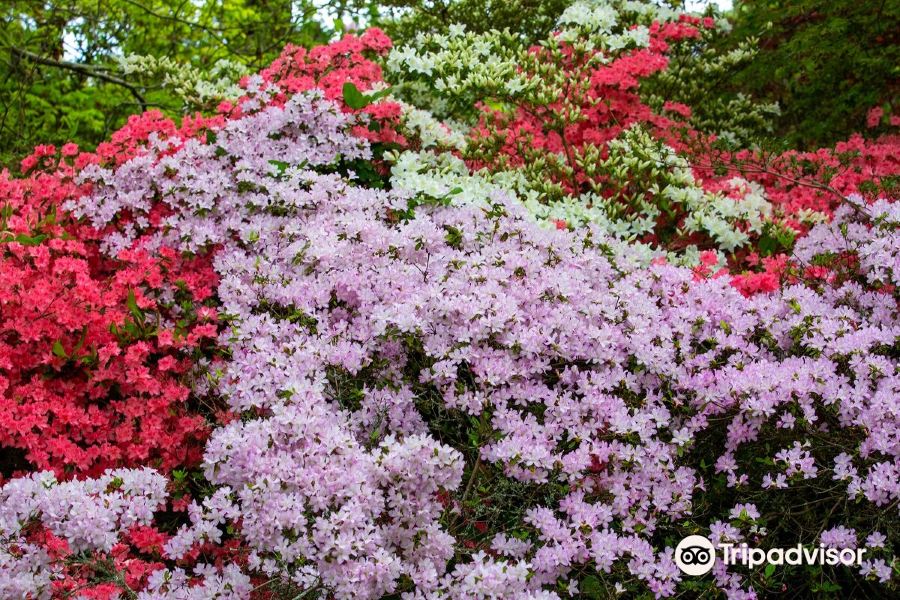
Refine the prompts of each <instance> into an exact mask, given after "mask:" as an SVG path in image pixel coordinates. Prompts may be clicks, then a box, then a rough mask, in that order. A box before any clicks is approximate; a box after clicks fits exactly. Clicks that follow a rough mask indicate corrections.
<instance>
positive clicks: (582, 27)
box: [558, 0, 650, 52]
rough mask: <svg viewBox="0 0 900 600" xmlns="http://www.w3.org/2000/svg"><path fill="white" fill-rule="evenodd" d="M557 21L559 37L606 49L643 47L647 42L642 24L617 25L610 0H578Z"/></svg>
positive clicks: (615, 13)
mask: <svg viewBox="0 0 900 600" xmlns="http://www.w3.org/2000/svg"><path fill="white" fill-rule="evenodd" d="M558 24H559V27H560V31H559V39H560V40H562V41H564V42H576V41H578V42H582V43H586V45H587V47H589V48H595V49H603V50H606V51H608V52H616V51H619V50H624V49H626V48H643V47H646V46H647V45H648V44H649V43H650V32H649V30H648V29H647V28H646V27H645V26H643V25H638V26H637V27H633V28H631V27H623V26H618V25H619V12H618V11H617V10H616V7H615V6H614V4H613V3H610V2H604V1H596V0H594V1H585V0H580V1H579V2H576V3H574V4H572V5H571V6H569V7H568V8H567V9H566V10H565V11H564V12H563V14H562V15H561V16H560V17H559V21H558ZM617 26H618V27H617Z"/></svg>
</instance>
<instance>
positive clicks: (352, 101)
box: [343, 81, 391, 110]
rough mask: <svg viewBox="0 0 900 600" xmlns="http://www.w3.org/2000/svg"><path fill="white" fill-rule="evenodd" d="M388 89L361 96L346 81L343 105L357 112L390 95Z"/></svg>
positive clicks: (361, 94)
mask: <svg viewBox="0 0 900 600" xmlns="http://www.w3.org/2000/svg"><path fill="white" fill-rule="evenodd" d="M390 91H391V90H390V88H386V89H383V90H381V91H378V92H372V93H370V94H363V93H362V92H361V91H359V88H357V87H356V86H355V85H353V83H352V82H350V81H348V82H347V83H345V84H344V88H343V92H344V103H345V104H346V105H347V106H349V107H350V108H352V109H353V110H359V109H361V108H365V107H367V106H368V105H370V104H372V103H373V102H375V101H376V100H380V99H381V98H384V97H385V96H387V95H388V94H389V93H390Z"/></svg>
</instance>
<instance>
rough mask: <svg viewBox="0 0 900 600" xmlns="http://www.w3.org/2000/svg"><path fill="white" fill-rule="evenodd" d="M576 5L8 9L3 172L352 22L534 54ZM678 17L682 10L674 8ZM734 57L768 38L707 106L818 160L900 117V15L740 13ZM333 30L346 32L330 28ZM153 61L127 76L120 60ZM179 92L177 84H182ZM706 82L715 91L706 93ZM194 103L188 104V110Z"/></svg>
mask: <svg viewBox="0 0 900 600" xmlns="http://www.w3.org/2000/svg"><path fill="white" fill-rule="evenodd" d="M567 4H568V2H566V1H565V0H512V1H506V0H503V1H501V0H434V1H424V2H423V1H418V0H383V1H381V2H373V1H371V0H347V1H339V2H317V1H314V0H299V1H297V0H12V1H10V2H7V3H5V4H4V6H3V8H0V164H3V165H7V166H12V165H15V164H16V163H17V161H18V160H19V159H20V158H21V157H22V156H24V155H25V154H27V153H28V152H29V151H30V149H31V148H32V147H33V146H34V145H35V144H36V143H39V142H40V143H54V144H60V143H64V142H67V141H74V142H76V143H78V144H79V145H81V146H83V147H86V148H89V147H92V146H93V145H95V144H96V143H97V142H98V141H100V140H102V139H104V138H105V137H107V135H108V134H109V133H110V132H111V131H113V130H115V128H117V127H118V126H120V125H121V124H122V123H123V122H124V120H125V118H126V117H127V116H128V115H129V114H133V113H136V112H140V111H142V110H145V109H147V108H160V109H161V110H163V111H164V112H166V113H169V114H174V115H177V114H178V113H180V112H183V111H185V110H193V109H204V108H210V106H208V105H204V98H203V97H198V96H197V94H191V92H190V90H187V91H186V90H184V89H181V88H183V87H184V86H185V82H191V81H195V82H196V81H199V80H211V81H217V80H221V81H223V82H232V81H233V80H234V79H235V78H236V77H237V75H238V74H240V72H241V71H242V69H246V70H249V71H252V70H256V69H258V68H259V67H261V66H263V65H265V64H267V63H268V62H269V61H271V60H272V59H273V58H274V57H275V56H277V55H278V53H279V51H280V50H281V48H283V47H284V45H285V44H286V43H288V42H290V43H293V44H297V45H303V46H311V45H314V44H318V43H322V42H324V41H327V40H328V39H331V38H333V37H335V36H336V35H339V33H340V30H341V29H342V28H343V21H344V19H345V18H346V19H347V20H348V21H352V22H355V23H362V24H366V25H368V24H371V25H378V26H380V27H382V28H384V29H385V30H386V31H387V32H388V34H389V35H390V36H391V37H392V38H393V39H394V40H395V41H396V42H398V43H402V42H405V41H408V40H411V39H412V38H414V37H415V35H416V34H417V33H419V32H435V31H443V30H446V29H447V28H448V27H449V26H450V25H451V24H461V25H464V26H465V27H466V28H467V29H468V30H472V31H485V30H488V29H494V28H496V29H504V28H508V29H509V30H510V31H511V32H513V33H514V34H515V35H517V36H518V37H520V39H521V40H522V42H523V43H530V42H531V41H533V40H536V39H540V38H541V37H543V36H546V34H547V33H548V32H549V31H551V30H552V29H553V27H554V24H555V22H556V19H557V18H558V17H559V15H560V14H561V13H562V11H563V10H564V9H565V7H566V5H567ZM665 4H668V5H671V6H673V7H675V8H677V7H678V6H679V5H681V4H682V3H681V2H680V1H678V0H673V1H670V2H665ZM727 16H728V18H729V19H730V20H731V21H732V22H733V26H734V29H733V34H732V35H730V36H726V37H725V38H723V39H722V40H720V42H719V43H720V44H722V45H723V48H722V49H723V50H727V48H728V46H729V45H730V46H736V45H737V44H739V43H741V41H743V40H746V39H747V38H751V39H758V47H759V49H760V51H759V53H758V54H757V56H756V57H755V58H754V60H752V61H749V62H747V63H745V64H741V65H739V66H736V67H735V68H734V69H733V70H732V71H731V72H729V73H727V74H726V75H727V76H725V77H723V78H721V79H719V80H717V82H716V85H715V87H712V88H710V86H709V85H707V86H706V87H707V88H710V89H708V90H706V92H705V93H707V94H709V93H711V94H713V95H715V94H723V95H724V94H730V95H733V94H735V93H743V94H746V95H747V96H749V97H751V98H753V99H754V100H756V101H759V102H777V103H778V104H779V106H780V107H781V115H780V116H778V117H776V118H774V120H773V123H772V127H773V130H774V133H775V139H776V143H780V144H785V145H792V146H795V147H797V146H799V147H813V146H820V145H827V144H831V143H833V142H835V141H837V140H839V139H843V138H845V137H846V136H847V135H848V134H849V133H850V132H852V131H859V130H860V129H863V128H864V127H865V124H866V115H867V113H868V111H869V110H870V109H871V108H873V107H875V106H878V105H883V108H884V109H885V113H886V114H891V113H893V112H894V111H895V109H896V100H895V98H896V97H897V93H898V90H900V86H898V81H900V79H898V71H900V50H898V48H900V46H898V44H897V41H898V35H900V34H898V32H900V4H898V3H897V2H889V1H887V0H872V1H862V2H861V1H855V0H799V1H792V2H776V1H769V2H756V1H754V2H737V3H736V4H735V8H734V10H732V11H731V12H730V13H729V14H728V15H727ZM332 24H335V25H332ZM131 55H139V56H143V57H151V59H156V60H157V61H161V62H157V63H153V65H152V68H148V67H147V64H145V63H142V65H143V68H132V69H128V68H126V67H124V66H123V64H121V63H120V62H119V61H120V59H121V58H122V57H127V56H131ZM179 82H180V83H179ZM707 83H708V82H707ZM187 98H190V100H191V102H186V99H187Z"/></svg>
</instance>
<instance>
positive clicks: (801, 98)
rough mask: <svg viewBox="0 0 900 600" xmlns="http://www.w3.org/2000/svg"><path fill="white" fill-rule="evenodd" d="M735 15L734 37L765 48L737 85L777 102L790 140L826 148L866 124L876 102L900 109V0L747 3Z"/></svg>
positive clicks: (781, 131)
mask: <svg viewBox="0 0 900 600" xmlns="http://www.w3.org/2000/svg"><path fill="white" fill-rule="evenodd" d="M732 17H733V19H734V38H735V39H741V38H743V37H747V36H755V37H758V38H759V48H760V53H759V54H758V55H757V57H756V58H755V59H754V60H753V61H752V62H751V63H750V64H749V65H747V66H746V67H744V68H743V69H742V70H741V71H740V72H738V73H736V74H735V76H734V79H733V81H732V83H733V84H734V85H736V87H737V88H739V89H742V90H745V91H746V92H748V93H750V94H752V95H753V96H755V97H757V98H759V99H762V100H769V101H771V100H774V101H778V103H779V104H780V105H781V109H782V115H781V117H780V119H778V120H777V122H776V125H777V127H776V133H777V134H779V136H780V137H783V138H785V142H786V143H787V144H788V145H793V146H800V147H807V148H809V147H818V146H827V145H830V144H832V143H834V142H836V141H838V140H841V139H846V138H847V137H848V136H849V135H850V134H851V133H853V132H855V131H860V130H863V129H865V128H866V113H867V112H868V110H869V109H870V108H872V107H874V106H877V105H884V107H885V108H889V107H890V106H891V105H892V106H893V112H894V114H896V111H897V110H898V109H900V106H898V103H897V97H898V93H900V44H898V42H900V2H897V1H896V0H868V1H867V0H793V1H790V2H776V1H762V2H761V1H752V2H751V1H744V2H739V3H736V6H735V10H734V11H733V13H732Z"/></svg>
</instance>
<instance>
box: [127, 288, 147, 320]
mask: <svg viewBox="0 0 900 600" xmlns="http://www.w3.org/2000/svg"><path fill="white" fill-rule="evenodd" d="M126 304H127V305H128V310H130V311H131V315H132V316H133V317H134V320H135V321H136V322H138V323H140V324H143V323H144V313H143V311H141V308H140V307H139V306H138V305H137V298H135V296H134V290H128V300H127V301H126Z"/></svg>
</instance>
